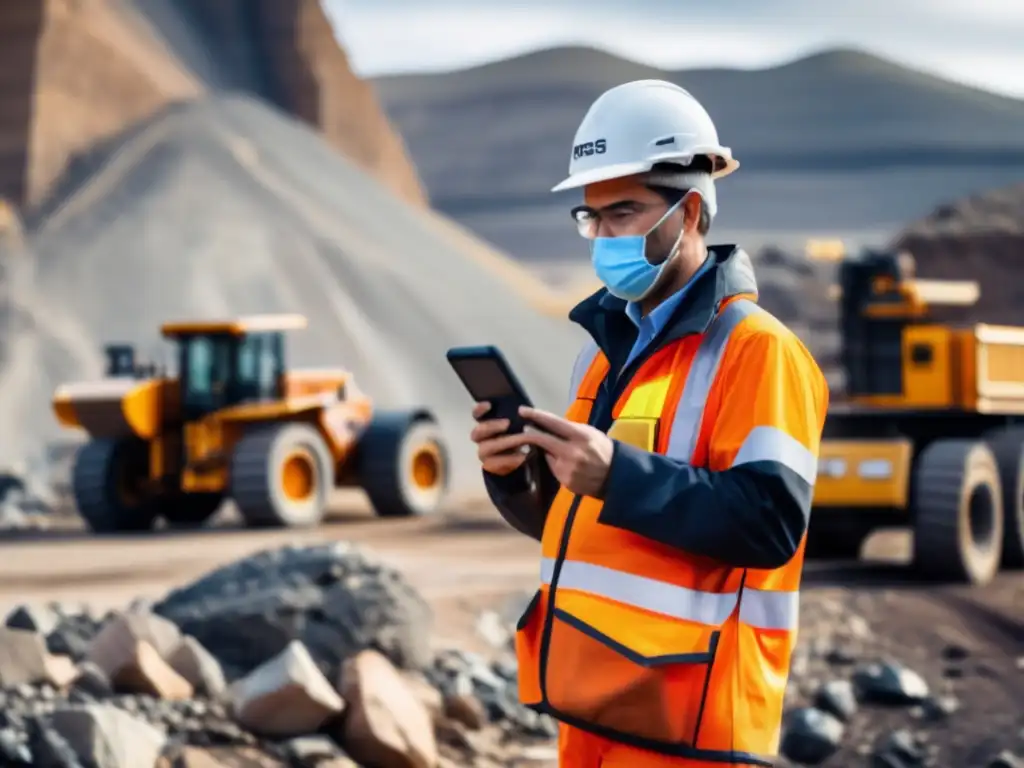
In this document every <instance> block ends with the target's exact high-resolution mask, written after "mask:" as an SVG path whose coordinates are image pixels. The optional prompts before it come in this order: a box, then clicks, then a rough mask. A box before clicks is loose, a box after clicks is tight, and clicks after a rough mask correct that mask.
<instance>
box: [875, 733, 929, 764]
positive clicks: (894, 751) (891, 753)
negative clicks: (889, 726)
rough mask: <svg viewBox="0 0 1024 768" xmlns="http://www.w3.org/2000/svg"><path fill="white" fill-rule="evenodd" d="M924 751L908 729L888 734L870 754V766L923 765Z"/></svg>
mask: <svg viewBox="0 0 1024 768" xmlns="http://www.w3.org/2000/svg"><path fill="white" fill-rule="evenodd" d="M924 760H925V753H924V751H923V750H922V749H921V747H920V745H919V744H918V743H917V741H916V740H915V739H914V735H913V734H912V733H910V731H905V730H900V731H893V732H892V733H890V734H888V735H887V736H886V737H885V738H884V739H883V740H882V741H881V742H880V743H879V744H878V746H877V747H876V748H875V750H874V751H873V752H872V754H871V765H872V768H914V767H915V766H922V765H924Z"/></svg>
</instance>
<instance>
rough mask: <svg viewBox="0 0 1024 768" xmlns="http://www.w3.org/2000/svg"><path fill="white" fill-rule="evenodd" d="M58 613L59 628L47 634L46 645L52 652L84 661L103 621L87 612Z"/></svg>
mask: <svg viewBox="0 0 1024 768" xmlns="http://www.w3.org/2000/svg"><path fill="white" fill-rule="evenodd" d="M58 615H59V616H60V621H59V623H58V624H57V628H56V629H55V630H53V631H52V632H50V633H49V634H48V635H47V636H46V647H47V648H48V649H49V651H50V653H55V654H60V655H63V656H69V657H70V658H71V659H73V660H74V661H76V662H77V661H82V660H83V659H84V658H85V656H86V654H87V653H88V652H89V646H90V645H91V644H92V641H93V638H95V637H96V635H97V634H98V633H99V631H100V629H101V627H102V624H101V622H99V621H97V620H96V619H95V618H94V617H92V616H90V615H89V614H87V613H67V612H58Z"/></svg>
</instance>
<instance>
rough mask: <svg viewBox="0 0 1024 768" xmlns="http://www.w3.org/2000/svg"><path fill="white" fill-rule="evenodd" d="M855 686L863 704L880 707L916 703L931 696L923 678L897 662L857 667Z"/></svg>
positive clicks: (854, 674) (875, 663) (854, 676)
mask: <svg viewBox="0 0 1024 768" xmlns="http://www.w3.org/2000/svg"><path fill="white" fill-rule="evenodd" d="M853 684H854V687H855V688H856V689H857V693H858V695H859V696H860V698H861V699H862V700H863V701H869V702H873V703H877V704H916V703H920V702H922V701H924V700H925V699H926V698H928V694H929V691H928V684H927V683H926V682H925V681H924V678H922V677H921V676H920V675H919V674H918V673H917V672H915V671H914V670H912V669H909V668H908V667H905V666H903V665H902V664H900V663H898V662H894V661H884V662H874V663H871V664H865V665H862V666H860V667H858V668H857V669H856V670H854V673H853Z"/></svg>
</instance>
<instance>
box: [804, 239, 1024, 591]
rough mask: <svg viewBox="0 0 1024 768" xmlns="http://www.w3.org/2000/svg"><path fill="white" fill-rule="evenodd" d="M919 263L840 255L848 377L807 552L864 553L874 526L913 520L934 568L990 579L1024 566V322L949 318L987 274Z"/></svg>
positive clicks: (832, 424)
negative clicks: (937, 277) (936, 275)
mask: <svg viewBox="0 0 1024 768" xmlns="http://www.w3.org/2000/svg"><path fill="white" fill-rule="evenodd" d="M914 271H915V270H914V260H913V258H912V257H911V256H910V255H909V254H907V253H889V252H870V251H869V252H865V253H863V254H861V255H859V256H856V257H847V258H845V259H844V260H843V261H841V262H840V264H839V285H838V294H839V297H838V300H839V302H840V327H841V359H842V368H843V372H844V374H845V379H846V386H845V392H844V393H843V395H842V396H836V395H834V396H833V404H832V406H831V407H830V410H829V414H828V417H827V419H826V424H825V433H824V440H823V443H822V446H821V453H820V460H819V466H818V480H817V485H816V488H815V495H814V510H813V512H812V515H811V524H810V529H809V531H808V541H807V556H808V557H823V558H837V559H840V558H856V557H857V556H858V555H859V552H860V549H861V545H862V544H863V542H864V540H865V539H866V538H867V537H868V536H869V535H870V534H871V533H872V532H873V531H875V530H877V529H882V528H887V527H900V528H903V527H910V528H912V530H913V540H914V544H913V563H914V566H915V568H916V569H917V570H919V571H920V572H921V573H922V574H923V575H925V576H926V577H928V578H933V579H938V580H943V581H959V582H966V583H970V584H979V585H980V584H984V583H987V582H988V581H990V580H991V579H992V578H994V576H995V575H996V573H997V572H998V571H999V570H1000V568H1003V569H1019V568H1021V567H1024V471H1022V470H1024V452H1022V448H1024V328H1015V327H1007V326H997V325H986V324H979V323H967V322H960V321H957V320H955V319H954V320H952V321H951V320H941V319H940V318H939V317H938V314H939V312H941V313H943V314H945V315H951V316H955V315H957V314H960V315H963V314H964V313H965V312H966V311H967V310H969V308H970V307H972V306H973V305H975V304H976V303H977V302H978V299H979V295H980V291H979V288H978V285H977V283H974V282H966V281H964V282H961V281H934V280H921V279H916V278H915V275H914ZM940 308H941V309H940ZM962 319H963V318H962V317H961V318H960V320H962Z"/></svg>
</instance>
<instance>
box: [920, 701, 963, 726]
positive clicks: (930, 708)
mask: <svg viewBox="0 0 1024 768" xmlns="http://www.w3.org/2000/svg"><path fill="white" fill-rule="evenodd" d="M959 709H960V702H959V701H958V700H957V698H956V697H955V696H931V697H929V698H928V699H926V700H925V702H924V705H923V707H922V714H923V715H924V717H925V718H926V719H927V720H930V721H931V722H939V721H941V720H945V719H946V718H948V717H949V716H950V715H953V714H955V713H956V712H957V711H958V710H959Z"/></svg>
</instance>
